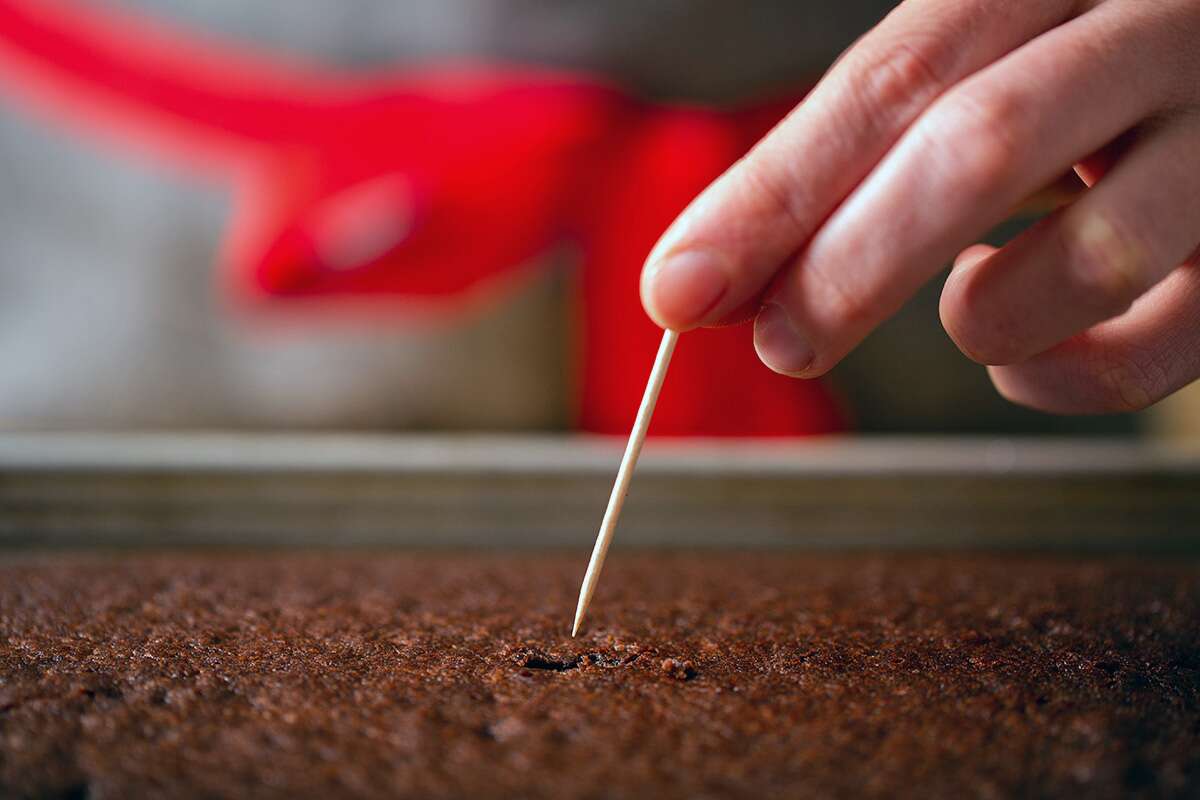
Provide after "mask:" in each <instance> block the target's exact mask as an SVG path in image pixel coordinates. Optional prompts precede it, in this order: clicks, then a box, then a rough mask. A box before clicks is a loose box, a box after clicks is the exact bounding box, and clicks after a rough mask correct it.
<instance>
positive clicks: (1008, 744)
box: [0, 553, 1200, 798]
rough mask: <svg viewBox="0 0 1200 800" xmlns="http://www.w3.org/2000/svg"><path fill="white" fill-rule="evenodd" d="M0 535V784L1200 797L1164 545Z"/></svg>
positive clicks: (96, 791) (160, 791)
mask: <svg viewBox="0 0 1200 800" xmlns="http://www.w3.org/2000/svg"><path fill="white" fill-rule="evenodd" d="M585 561H586V559H585V557H584V556H583V555H581V554H576V555H572V556H570V557H566V556H558V555H554V556H546V555H510V556H499V555H495V556H485V555H465V554H460V555H411V554H374V553H371V554H367V553H363V554H352V555H331V554H314V555H296V554H262V555H254V556H241V555H239V556H233V555H227V556H226V555H192V554H182V555H181V554H174V555H168V556H161V557H147V556H137V557H133V556H95V555H90V556H87V555H64V554H56V555H45V556H20V557H17V556H14V555H13V554H11V553H10V554H8V555H7V556H6V558H5V564H4V565H3V566H0V796H3V797H71V798H78V797H92V798H125V797H148V796H156V797H214V796H228V797H247V796H253V797H295V796H308V797H370V796H389V797H414V798H415V797H422V798H426V797H471V798H490V797H529V798H538V797H553V798H570V797H691V798H696V797H699V798H703V797H726V796H728V797H808V796H811V797H826V796H834V797H848V796H878V797H890V796H896V795H909V796H921V797H963V796H973V797H1004V796H1086V797H1125V796H1146V797H1159V796H1164V797H1167V796H1198V795H1200V569H1198V568H1197V564H1196V563H1195V562H1192V561H1187V560H1184V561H1181V562H1180V561H1177V562H1174V563H1169V562H1165V561H1139V560H1069V559H1065V558H1042V557H988V556H971V557H966V556H905V557H897V556H863V555H858V556H809V555H780V554H760V555H735V554H729V553H720V554H716V553H714V554H707V555H695V556H683V555H649V554H628V553H627V554H623V555H620V556H617V557H614V558H613V559H612V560H611V561H610V563H609V565H608V567H607V569H606V570H605V574H604V579H603V580H602V581H601V583H600V588H599V591H598V592H597V594H596V599H595V601H594V603H593V605H592V608H591V611H590V612H589V617H588V622H587V623H586V627H585V629H584V630H583V631H582V632H581V634H580V637H579V638H577V639H574V640H572V639H571V638H570V637H569V635H568V628H569V625H570V621H571V614H572V611H573V609H574V601H575V593H576V591H577V589H578V583H579V579H580V577H581V573H582V569H583V566H584V563H585Z"/></svg>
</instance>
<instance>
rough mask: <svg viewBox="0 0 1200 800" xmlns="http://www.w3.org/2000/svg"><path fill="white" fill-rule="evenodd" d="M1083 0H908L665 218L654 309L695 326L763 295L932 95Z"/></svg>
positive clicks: (650, 296)
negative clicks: (1020, 0)
mask: <svg viewBox="0 0 1200 800" xmlns="http://www.w3.org/2000/svg"><path fill="white" fill-rule="evenodd" d="M1014 5H1019V9H1014V8H1013V6H1014ZM1076 5H1077V3H1073V2H1070V1H1069V0H1044V1H1040V2H1031V3H1024V4H996V3H995V2H993V0H908V2H905V3H903V4H902V5H900V6H899V7H898V8H897V9H896V10H895V11H893V12H892V13H891V14H890V15H888V17H887V18H886V19H884V20H883V22H881V23H880V24H879V25H878V26H876V28H875V29H873V30H872V31H871V32H870V33H868V34H867V35H866V36H864V37H863V38H862V39H861V40H859V42H857V43H856V44H855V45H854V46H853V47H851V49H850V50H848V51H847V52H846V53H845V54H844V55H843V57H842V58H840V59H839V60H838V62H837V63H836V64H835V66H834V67H833V69H831V70H830V72H829V73H828V74H827V75H826V76H825V77H824V78H823V79H822V80H821V82H820V83H819V84H818V85H817V86H816V88H814V89H813V91H812V93H811V94H810V95H809V96H808V98H806V99H805V100H804V102H802V103H801V104H800V105H799V106H797V107H796V109H795V110H794V111H793V112H792V113H791V114H790V115H789V116H788V117H787V118H786V119H784V121H783V122H781V123H780V124H779V125H778V126H777V127H776V128H775V130H773V131H772V132H771V133H770V134H768V135H767V137H766V138H765V139H763V141H761V142H760V143H759V144H758V145H757V146H756V147H755V148H754V149H753V150H752V151H751V152H750V153H749V154H748V155H747V156H746V157H745V158H743V159H742V160H741V161H739V162H738V163H737V164H735V165H734V166H733V167H732V168H731V169H730V170H729V171H728V172H726V173H725V175H723V176H722V177H721V178H719V179H718V180H717V181H716V182H715V183H714V184H713V185H712V186H710V187H709V188H708V189H707V190H705V192H703V193H702V194H701V195H700V197H698V198H697V199H696V200H695V201H694V202H693V203H692V204H691V206H689V207H688V209H687V210H686V211H684V213H683V214H682V215H681V216H680V217H679V219H678V220H676V222H675V223H674V224H673V225H672V226H671V227H670V228H669V229H668V231H667V232H666V234H664V236H663V238H662V239H661V240H660V241H659V243H658V245H657V246H655V248H654V250H653V251H652V252H651V254H650V257H649V259H647V262H646V267H645V269H644V271H643V274H642V286H641V289H642V303H643V305H644V306H645V307H646V311H647V313H649V314H650V316H651V318H653V319H654V321H655V322H657V323H658V324H659V325H661V326H663V327H666V328H672V329H675V330H688V329H690V328H694V327H698V326H701V325H709V324H715V323H718V322H720V321H721V320H723V319H726V318H727V317H729V316H730V315H731V314H733V313H735V312H736V311H737V310H738V309H739V308H742V307H744V306H745V305H746V304H747V303H750V302H752V301H754V300H755V299H756V298H757V297H758V295H759V294H760V293H761V292H762V291H763V289H764V288H765V287H766V285H767V283H768V282H769V281H770V279H771V278H772V276H773V275H774V274H775V272H776V271H778V270H779V269H780V268H781V267H782V265H783V264H784V263H785V262H786V261H787V260H788V259H789V258H790V257H791V256H792V255H794V254H795V253H796V252H797V251H798V250H799V249H800V247H801V246H802V245H803V244H804V243H805V242H806V241H807V240H808V238H809V237H810V236H812V234H813V233H814V232H815V231H816V230H817V228H818V227H819V226H820V224H821V223H822V222H823V221H824V220H825V219H826V218H827V217H828V216H829V215H830V214H831V213H832V212H833V210H834V209H835V208H836V207H837V206H838V204H840V203H841V202H842V200H844V199H845V198H846V196H847V195H849V194H850V192H851V190H853V189H854V187H855V186H856V185H857V184H858V183H859V182H860V181H861V180H862V179H863V178H864V177H865V176H866V175H867V174H868V173H869V172H870V171H871V169H872V168H873V167H874V166H875V165H876V164H877V163H878V162H879V161H880V159H881V158H882V157H883V156H884V154H886V153H887V151H888V150H889V149H890V148H891V146H892V145H893V144H894V143H895V142H896V141H897V140H899V138H900V137H901V135H902V134H903V133H904V131H905V130H906V129H907V128H908V127H909V126H910V125H911V124H912V123H913V121H915V120H916V119H917V118H918V117H919V116H920V114H921V112H922V111H923V110H924V109H925V108H926V107H927V106H928V105H929V104H930V103H932V101H933V100H934V99H936V98H937V97H938V96H939V95H940V94H942V93H943V92H944V91H946V90H947V89H948V88H950V87H951V86H953V85H954V84H955V83H957V82H959V81H960V80H962V79H963V78H965V77H967V76H969V75H971V74H973V73H974V72H976V71H977V70H979V69H981V68H983V67H985V66H987V65H988V64H990V63H992V62H993V61H995V60H997V59H999V58H1000V57H1002V56H1004V55H1005V54H1007V53H1009V52H1011V51H1012V50H1014V49H1016V48H1017V47H1019V46H1020V45H1021V44H1022V43H1024V42H1026V41H1028V40H1029V39H1031V38H1033V37H1035V36H1037V35H1038V34H1039V33H1042V32H1044V31H1046V30H1049V29H1050V28H1053V27H1055V26H1056V25H1058V24H1059V23H1061V22H1063V21H1064V20H1066V19H1067V18H1069V17H1070V16H1071V15H1072V14H1073V11H1074V6H1076Z"/></svg>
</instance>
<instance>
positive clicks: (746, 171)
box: [740, 155, 811, 238]
mask: <svg viewBox="0 0 1200 800" xmlns="http://www.w3.org/2000/svg"><path fill="white" fill-rule="evenodd" d="M740 172H741V175H740V177H741V179H742V180H743V181H744V182H745V184H746V188H747V190H748V192H749V193H750V194H751V195H752V196H753V197H755V198H756V199H757V201H758V202H762V203H765V204H766V213H767V216H768V218H770V219H773V220H783V221H784V222H785V223H786V224H787V225H789V226H790V227H791V228H792V230H793V231H794V232H795V235H796V236H798V237H800V238H807V236H808V233H809V229H810V227H811V221H810V220H809V215H808V213H807V211H806V208H805V204H804V202H803V201H802V199H801V197H800V195H799V194H798V192H796V191H794V190H793V188H792V187H791V186H790V185H789V183H788V182H787V180H786V178H785V177H784V176H783V175H781V174H780V173H777V172H773V171H771V170H769V169H767V168H766V167H765V166H764V160H763V159H758V158H755V157H753V155H751V156H747V157H746V158H744V159H743V160H742V163H741V170H740Z"/></svg>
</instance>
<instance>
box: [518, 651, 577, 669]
mask: <svg viewBox="0 0 1200 800" xmlns="http://www.w3.org/2000/svg"><path fill="white" fill-rule="evenodd" d="M579 660H580V659H579V657H578V656H576V657H575V658H572V659H569V660H566V661H560V660H558V659H555V658H551V657H549V656H544V655H542V654H540V653H530V654H529V655H528V656H526V657H525V663H524V665H523V666H525V667H527V668H529V669H541V670H548V671H550V672H566V671H567V670H569V669H575V668H576V667H578V666H579Z"/></svg>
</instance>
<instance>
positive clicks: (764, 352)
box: [754, 303, 815, 377]
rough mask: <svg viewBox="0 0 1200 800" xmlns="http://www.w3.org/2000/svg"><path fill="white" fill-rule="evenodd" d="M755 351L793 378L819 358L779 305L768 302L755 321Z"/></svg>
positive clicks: (765, 362) (776, 368)
mask: <svg viewBox="0 0 1200 800" xmlns="http://www.w3.org/2000/svg"><path fill="white" fill-rule="evenodd" d="M754 349H755V351H757V352H758V357H759V358H760V359H762V362H763V363H764V364H766V365H767V366H768V367H770V368H771V369H773V370H775V371H776V372H778V373H780V374H782V375H788V376H791V377H800V376H802V375H803V374H804V373H805V372H807V371H808V368H809V367H811V366H812V362H813V359H814V358H815V354H814V353H813V349H812V347H810V346H809V344H808V341H807V340H805V338H804V337H803V336H801V335H800V332H799V331H798V330H796V326H795V325H793V324H792V318H791V317H789V316H788V313H787V311H785V310H784V309H783V306H781V305H779V304H778V303H767V304H766V305H765V306H763V308H762V310H761V311H759V312H758V316H757V317H756V318H755V320H754Z"/></svg>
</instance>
